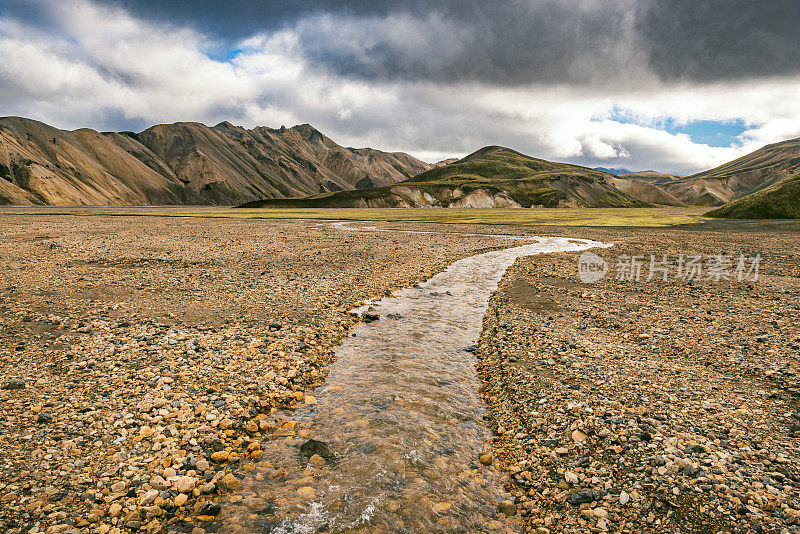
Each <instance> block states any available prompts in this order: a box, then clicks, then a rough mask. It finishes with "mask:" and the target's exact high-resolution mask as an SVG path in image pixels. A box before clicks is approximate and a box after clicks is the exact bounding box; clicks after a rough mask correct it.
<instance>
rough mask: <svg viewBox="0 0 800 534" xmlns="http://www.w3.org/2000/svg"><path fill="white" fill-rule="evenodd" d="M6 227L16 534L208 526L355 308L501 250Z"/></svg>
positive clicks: (301, 227)
mask: <svg viewBox="0 0 800 534" xmlns="http://www.w3.org/2000/svg"><path fill="white" fill-rule="evenodd" d="M2 225H3V234H2V236H0V311H1V312H2V313H1V314H0V373H2V376H3V378H2V380H0V388H2V389H0V407H2V413H3V418H2V421H1V422H0V431H1V433H0V451H2V456H3V459H4V460H3V477H2V480H1V481H0V521H2V527H1V528H0V530H3V531H5V532H31V533H35V532H45V531H47V532H65V531H79V532H100V533H105V532H114V533H115V532H119V531H132V530H142V531H147V532H158V531H161V530H166V529H169V530H178V531H181V530H182V531H191V530H192V529H195V528H199V529H202V528H204V526H206V525H210V524H211V523H210V521H211V520H213V519H214V517H216V516H217V515H218V513H219V512H220V508H221V506H222V505H224V503H225V501H226V499H229V498H230V496H231V495H233V494H235V492H236V490H237V489H238V487H239V484H240V481H241V480H242V479H243V478H245V477H246V476H247V473H248V470H249V469H250V468H252V465H253V462H256V461H257V460H258V459H259V458H260V456H261V454H262V453H261V452H260V451H261V443H262V441H263V440H265V439H269V437H270V436H272V435H275V434H281V433H285V432H291V431H292V428H291V427H293V425H294V424H295V422H294V421H293V418H292V412H291V409H292V408H293V407H294V406H296V405H298V404H299V403H306V402H309V403H310V402H314V399H313V398H310V397H308V396H307V395H306V393H307V392H308V391H309V390H310V389H311V388H313V387H314V386H315V385H317V384H319V383H320V382H321V381H322V380H323V379H324V378H325V376H326V375H327V373H328V367H327V366H328V364H329V363H330V361H331V358H332V357H333V350H334V347H335V346H336V345H337V344H338V343H339V341H340V340H341V339H342V337H343V336H345V335H346V333H347V331H348V330H349V328H350V327H351V326H352V324H353V322H354V319H353V318H352V317H350V315H349V314H348V313H347V312H348V310H349V309H350V308H351V307H353V306H354V305H356V304H357V303H359V302H361V301H363V300H365V299H369V298H374V297H377V296H381V295H383V294H384V293H386V292H387V291H390V290H393V289H396V288H399V287H406V286H408V285H411V284H413V283H414V282H418V281H422V280H425V279H427V278H429V277H430V276H431V275H433V274H434V273H435V272H438V271H441V270H442V269H444V268H445V267H446V266H447V265H448V264H450V263H452V262H453V261H455V260H457V259H459V258H461V257H465V256H469V255H473V254H475V253H479V252H483V251H486V250H489V249H491V248H494V247H498V246H507V245H508V243H507V242H505V241H503V240H492V239H489V238H485V237H468V236H465V237H459V238H458V239H453V238H452V237H449V236H441V235H434V234H391V235H389V234H375V233H356V232H352V231H347V230H342V229H335V228H331V226H330V224H328V223H322V222H306V221H260V220H234V219H230V220H229V219H225V220H219V219H191V218H190V219H179V218H169V219H167V218H149V217H101V216H98V217H91V218H77V217H55V216H47V217H39V216H23V215H14V216H8V217H4V218H3V220H2ZM473 230H474V229H473ZM270 414H271V416H270V417H268V416H269V415H270ZM267 419H269V421H267ZM276 420H277V423H276V422H275V421H276ZM284 423H285V424H284ZM198 532H200V530H198Z"/></svg>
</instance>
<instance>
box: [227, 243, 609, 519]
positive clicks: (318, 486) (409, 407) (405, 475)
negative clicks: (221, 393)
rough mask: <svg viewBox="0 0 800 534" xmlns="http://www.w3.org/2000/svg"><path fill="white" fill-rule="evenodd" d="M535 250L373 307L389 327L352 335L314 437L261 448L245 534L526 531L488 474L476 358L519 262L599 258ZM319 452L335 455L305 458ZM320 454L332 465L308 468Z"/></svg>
mask: <svg viewBox="0 0 800 534" xmlns="http://www.w3.org/2000/svg"><path fill="white" fill-rule="evenodd" d="M364 230H369V229H366V228H365V229H364ZM528 239H530V240H531V243H529V244H524V245H521V246H516V247H513V248H508V249H505V250H499V251H494V252H488V253H484V254H479V255H476V256H471V257H468V258H465V259H462V260H459V261H457V262H455V263H453V264H452V265H450V266H449V267H448V268H447V269H446V270H445V271H443V272H441V273H439V274H437V275H435V276H433V277H432V278H430V279H429V280H427V281H426V282H424V283H421V284H419V285H417V286H414V287H409V288H406V289H403V290H401V291H398V292H396V293H395V294H394V295H393V296H391V297H386V298H383V299H381V300H380V301H377V302H374V303H371V306H372V308H373V310H371V313H373V314H377V315H379V316H380V319H378V320H375V321H373V322H370V323H359V324H358V325H357V326H356V327H355V328H354V329H353V330H352V331H351V334H350V337H348V338H347V339H346V340H345V341H344V342H343V343H342V345H341V346H340V347H339V348H338V349H337V351H336V360H335V362H334V363H333V364H332V366H331V368H330V375H329V376H328V378H327V379H326V381H325V383H324V384H323V385H322V386H320V387H319V388H318V389H317V390H315V391H314V392H313V393H312V394H313V395H314V397H316V400H317V403H318V404H316V405H304V406H302V407H301V408H299V409H298V410H297V411H296V412H295V414H294V415H293V419H295V420H297V421H298V422H299V425H300V427H299V428H300V429H301V430H302V429H310V434H308V433H307V432H302V434H304V435H303V437H298V436H289V437H285V438H278V439H275V440H273V441H269V442H265V443H264V444H263V446H264V456H263V460H262V462H261V464H259V465H257V470H256V472H255V473H254V476H253V477H251V479H253V482H251V483H250V484H249V485H248V487H246V488H245V489H246V492H245V493H247V492H250V494H251V498H250V500H251V502H250V503H249V504H250V506H244V507H243V510H247V512H246V513H241V514H239V515H238V516H237V517H236V523H237V525H238V526H239V527H241V529H242V530H243V531H246V532H270V533H275V534H288V533H314V532H370V533H378V532H387V533H388V532H392V533H406V532H407V533H431V532H448V533H454V532H518V531H519V524H518V523H517V521H518V520H517V518H515V517H514V518H505V517H504V516H503V515H502V514H498V511H497V505H498V503H499V502H501V501H502V500H504V498H507V496H505V497H504V496H503V490H502V486H503V476H502V475H501V473H499V472H498V471H496V470H495V469H494V468H492V467H485V466H482V465H481V464H480V462H479V461H478V457H479V456H480V454H481V453H482V452H485V451H490V450H491V435H490V431H489V429H488V428H487V426H486V424H485V421H484V416H485V415H486V409H485V405H484V403H483V401H482V400H481V398H480V396H479V394H478V379H477V376H476V373H475V367H474V365H475V356H474V355H473V354H472V352H470V350H474V347H473V348H470V347H471V346H472V345H473V344H474V343H476V341H477V339H478V336H479V334H480V330H481V326H482V320H483V316H484V314H485V313H486V309H487V304H488V299H489V296H490V295H491V293H492V292H493V291H494V290H495V289H496V288H497V284H498V282H499V280H500V278H501V277H502V275H503V273H504V272H505V271H506V269H508V267H510V266H511V264H512V263H513V262H514V261H515V260H516V259H517V258H519V257H521V256H528V255H532V254H542V253H548V252H561V251H577V250H584V249H588V248H593V247H597V246H602V244H600V243H597V242H594V241H587V240H580V239H568V238H555V237H541V238H528ZM367 306H369V305H367ZM367 306H365V307H364V308H363V309H359V310H358V311H362V312H363V311H364V310H365V309H366V308H367ZM309 439H315V440H318V441H320V442H324V444H325V445H320V444H314V443H312V445H311V446H309V445H306V448H305V449H303V450H302V451H301V447H302V446H303V444H305V443H306V442H307V441H308V440H309ZM313 452H317V453H320V454H321V455H322V456H328V458H327V460H326V461H325V462H321V461H320V460H321V458H319V455H318V457H315V458H314V460H313V461H309V456H311V453H313ZM276 469H277V470H281V469H282V471H280V476H278V477H276V476H275V473H276V471H275V470H276ZM247 502H248V501H247V498H246V499H245V502H244V503H243V504H247ZM254 503H257V504H254Z"/></svg>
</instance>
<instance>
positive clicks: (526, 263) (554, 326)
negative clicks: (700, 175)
mask: <svg viewBox="0 0 800 534" xmlns="http://www.w3.org/2000/svg"><path fill="white" fill-rule="evenodd" d="M582 237H587V238H594V239H601V240H604V241H607V242H608V241H614V242H616V245H615V246H614V247H613V248H611V249H606V250H603V251H601V252H598V253H599V254H600V255H601V256H603V257H604V258H605V259H606V260H607V261H609V275H608V276H607V278H606V279H605V280H603V281H600V282H597V283H595V284H583V283H581V282H579V281H578V277H577V262H578V255H577V254H555V255H551V256H547V257H537V256H534V257H529V258H524V259H521V260H519V261H518V262H517V263H516V264H515V265H514V266H513V267H512V268H511V269H509V271H508V272H507V273H506V276H505V277H504V278H503V281H502V282H501V286H500V289H499V290H498V292H497V293H496V294H495V295H494V296H493V297H492V300H491V304H490V310H489V312H488V313H487V316H486V319H485V324H484V330H483V333H482V336H481V341H480V343H479V349H478V351H477V355H478V358H479V366H478V370H479V375H480V376H481V379H482V394H483V397H484V399H485V400H486V401H487V404H488V405H489V409H490V413H491V415H492V421H491V425H492V427H493V429H494V431H495V438H494V440H495V441H494V453H495V456H496V458H497V461H498V463H499V464H500V465H501V466H502V467H503V468H504V469H506V470H507V471H508V474H509V486H508V489H509V491H511V492H512V493H513V494H514V495H515V497H516V505H517V508H518V509H519V512H520V513H521V514H522V515H523V519H524V521H525V529H526V532H537V533H542V534H544V533H548V532H553V533H555V532H588V531H591V532H605V531H608V532H631V533H634V532H664V533H666V532H676V531H681V532H686V531H691V532H708V533H716V532H791V531H794V530H796V529H797V528H798V527H797V525H798V524H800V473H798V467H797V466H798V465H800V447H799V445H800V420H799V418H800V413H799V412H800V383H799V382H798V376H800V375H798V372H800V368H799V367H800V363H799V362H800V327H799V326H798V324H797V321H796V318H797V315H798V313H800V272H799V271H798V264H799V262H798V260H799V259H800V258H799V257H798V251H797V248H796V244H797V234H793V235H792V234H789V235H786V234H780V233H775V232H766V233H757V232H747V233H740V232H736V231H729V232H725V233H723V232H687V231H679V230H659V231H657V232H656V231H650V230H636V229H620V230H609V231H605V232H604V233H603V237H597V236H594V235H592V232H589V233H584V234H582ZM758 253H760V254H762V256H763V257H762V260H761V267H762V271H761V276H760V279H759V281H758V282H752V281H749V280H746V281H743V282H739V281H737V280H736V279H735V277H734V280H733V281H721V282H719V283H715V282H712V281H705V282H698V281H694V282H691V283H688V282H684V281H675V280H674V279H672V276H673V275H674V274H675V272H676V269H677V266H672V267H670V269H671V271H670V280H668V281H667V282H664V281H663V280H662V279H661V276H662V274H661V272H658V271H657V272H656V275H655V277H654V278H653V279H652V280H650V281H649V282H648V281H646V280H645V279H646V278H647V277H648V276H649V272H648V271H649V258H650V255H651V254H654V255H656V257H657V258H658V260H661V259H662V258H663V256H662V254H668V255H669V257H671V258H672V259H673V261H676V260H677V258H678V256H679V255H680V254H684V255H689V254H700V255H702V257H703V259H704V261H706V260H708V257H709V255H719V254H726V255H730V256H732V257H733V258H734V264H733V265H732V266H731V267H730V271H731V272H733V270H734V269H735V266H736V260H737V259H738V257H739V255H740V254H744V255H746V257H748V258H750V257H752V256H755V255H756V254H758ZM622 255H628V256H635V255H643V256H644V257H645V258H646V259H645V260H644V261H645V265H644V266H643V268H642V278H641V280H640V281H636V280H616V279H614V278H615V277H616V275H617V274H618V270H619V269H617V265H616V262H617V258H619V257H621V256H622ZM628 263H629V262H628ZM748 265H749V264H748ZM623 270H624V269H623Z"/></svg>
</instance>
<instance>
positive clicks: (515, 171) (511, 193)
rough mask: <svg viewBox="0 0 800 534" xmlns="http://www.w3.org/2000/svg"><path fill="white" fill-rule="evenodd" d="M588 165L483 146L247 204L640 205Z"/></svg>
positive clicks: (322, 205)
mask: <svg viewBox="0 0 800 534" xmlns="http://www.w3.org/2000/svg"><path fill="white" fill-rule="evenodd" d="M613 179H614V176H613V175H611V174H608V173H605V172H601V171H598V170H595V169H590V168H588V167H581V166H578V165H570V164H567V163H555V162H551V161H546V160H542V159H537V158H533V157H531V156H527V155H525V154H522V153H520V152H517V151H515V150H512V149H509V148H505V147H500V146H494V145H492V146H487V147H484V148H482V149H480V150H477V151H475V152H473V153H472V154H470V155H468V156H466V157H465V158H463V159H460V160H458V161H456V162H453V163H449V164H448V165H445V166H440V167H436V168H434V169H430V170H428V171H425V172H423V173H420V174H418V175H417V176H415V177H413V178H410V179H408V180H405V181H403V182H400V183H397V184H394V185H389V186H383V187H379V188H374V189H369V190H364V191H341V192H337V193H325V194H320V195H314V196H309V197H306V198H298V199H273V200H264V201H256V202H251V203H248V204H245V207H339V208H343V207H376V208H377V207H381V208H383V207H450V208H495V207H500V208H502V207H516V208H518V207H524V208H527V207H532V206H542V207H643V206H648V205H649V204H648V203H647V202H643V201H641V200H638V199H636V198H634V197H632V196H630V195H628V194H626V193H624V192H622V191H620V190H619V189H617V188H615V187H614V186H613V185H612V184H611V183H610V181H611V180H613Z"/></svg>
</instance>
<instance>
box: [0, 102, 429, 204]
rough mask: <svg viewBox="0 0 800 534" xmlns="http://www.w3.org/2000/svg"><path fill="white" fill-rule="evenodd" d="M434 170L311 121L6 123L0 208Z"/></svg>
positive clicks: (266, 194)
mask: <svg viewBox="0 0 800 534" xmlns="http://www.w3.org/2000/svg"><path fill="white" fill-rule="evenodd" d="M430 168H433V165H430V164H428V163H426V162H423V161H420V160H418V159H416V158H414V157H412V156H409V155H408V154H405V153H402V152H394V153H392V152H382V151H380V150H375V149H372V148H346V147H342V146H340V145H338V144H337V143H335V142H334V141H333V140H331V139H330V138H328V137H326V136H325V135H323V134H322V133H321V132H319V131H318V130H316V129H315V128H314V127H312V126H310V125H308V124H302V125H298V126H294V127H292V128H283V127H281V128H279V129H272V128H267V127H257V128H253V129H251V130H247V129H245V128H242V127H239V126H234V125H232V124H230V123H228V122H222V123H220V124H217V125H216V126H213V127H209V126H206V125H204V124H200V123H196V122H181V123H174V124H159V125H156V126H153V127H151V128H148V129H147V130H144V131H143V132H139V133H133V132H106V133H100V132H97V131H94V130H90V129H79V130H75V131H67V130H60V129H57V128H54V127H52V126H48V125H47V124H44V123H41V122H38V121H34V120H31V119H24V118H20V117H2V118H0V204H61V205H64V204H98V205H108V204H219V205H235V204H241V203H243V202H247V201H250V200H256V199H263V198H275V197H278V198H280V197H295V196H303V195H311V194H315V193H321V192H327V191H342V190H348V189H357V188H364V189H366V188H370V187H375V186H382V185H388V184H393V183H396V182H399V181H401V180H405V179H407V178H410V177H412V176H414V175H416V174H418V173H420V172H423V171H425V170H428V169H430Z"/></svg>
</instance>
